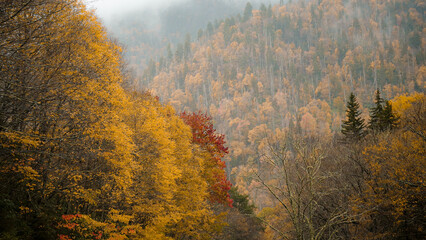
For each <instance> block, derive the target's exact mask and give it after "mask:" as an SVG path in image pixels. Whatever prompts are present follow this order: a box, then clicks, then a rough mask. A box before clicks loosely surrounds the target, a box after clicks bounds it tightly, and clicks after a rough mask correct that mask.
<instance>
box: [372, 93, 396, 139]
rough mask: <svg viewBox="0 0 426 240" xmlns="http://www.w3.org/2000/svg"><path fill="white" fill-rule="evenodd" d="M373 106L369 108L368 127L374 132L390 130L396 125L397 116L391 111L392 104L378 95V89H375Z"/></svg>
mask: <svg viewBox="0 0 426 240" xmlns="http://www.w3.org/2000/svg"><path fill="white" fill-rule="evenodd" d="M374 102H375V106H374V107H373V108H371V109H370V121H369V122H368V128H369V129H371V130H373V131H375V132H383V131H385V130H392V129H394V128H396V127H397V125H398V117H396V116H395V114H394V113H393V112H392V105H391V104H390V102H389V101H385V100H384V99H383V98H381V97H380V91H379V90H378V89H377V91H376V98H375V101H374Z"/></svg>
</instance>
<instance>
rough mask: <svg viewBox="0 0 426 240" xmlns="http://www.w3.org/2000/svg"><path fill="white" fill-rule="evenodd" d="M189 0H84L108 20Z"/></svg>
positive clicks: (237, 0)
mask: <svg viewBox="0 0 426 240" xmlns="http://www.w3.org/2000/svg"><path fill="white" fill-rule="evenodd" d="M188 1H189V0H85V2H86V4H87V5H88V6H89V7H90V8H92V9H95V10H96V14H97V15H98V16H99V17H100V18H101V19H103V20H104V21H106V22H108V21H110V20H112V19H113V18H116V17H119V16H122V15H124V14H127V13H131V12H137V11H147V10H148V11H151V14H155V13H157V12H158V10H161V9H166V8H168V7H170V6H176V5H179V4H182V3H185V2H188ZM199 1H215V0H199ZM226 2H227V3H228V4H231V3H233V4H235V6H239V8H242V6H244V5H245V4H246V3H247V2H251V3H252V4H253V5H254V6H256V5H257V4H259V3H265V4H269V3H272V4H274V3H278V2H279V0H251V1H248V0H227V1H226Z"/></svg>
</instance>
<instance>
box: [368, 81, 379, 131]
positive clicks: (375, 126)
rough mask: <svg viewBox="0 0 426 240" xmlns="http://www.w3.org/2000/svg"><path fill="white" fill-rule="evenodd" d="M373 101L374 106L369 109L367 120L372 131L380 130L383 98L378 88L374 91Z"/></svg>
mask: <svg viewBox="0 0 426 240" xmlns="http://www.w3.org/2000/svg"><path fill="white" fill-rule="evenodd" d="M374 103H375V106H374V107H373V108H371V109H370V121H369V122H368V128H370V129H371V130H373V131H382V130H383V126H382V125H383V124H382V118H383V116H382V115H383V98H381V97H380V91H379V89H377V91H376V98H375V100H374Z"/></svg>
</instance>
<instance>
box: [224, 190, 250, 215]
mask: <svg viewBox="0 0 426 240" xmlns="http://www.w3.org/2000/svg"><path fill="white" fill-rule="evenodd" d="M229 195H230V196H231V198H232V200H234V202H233V203H232V206H233V207H235V208H236V209H238V211H239V212H240V213H242V214H253V213H254V209H255V208H256V207H255V206H254V205H253V204H250V203H249V196H248V195H243V194H240V193H239V192H238V188H236V187H232V188H231V189H230V190H229Z"/></svg>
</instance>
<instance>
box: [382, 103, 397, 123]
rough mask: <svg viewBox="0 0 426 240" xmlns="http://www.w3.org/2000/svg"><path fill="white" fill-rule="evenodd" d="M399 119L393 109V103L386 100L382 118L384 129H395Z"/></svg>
mask: <svg viewBox="0 0 426 240" xmlns="http://www.w3.org/2000/svg"><path fill="white" fill-rule="evenodd" d="M398 120H399V118H398V117H397V116H396V115H395V114H394V113H393V111H392V104H391V103H390V102H389V101H386V103H385V107H384V108H383V112H382V119H381V122H382V124H381V125H382V127H383V130H392V129H395V128H396V127H397V126H398Z"/></svg>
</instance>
